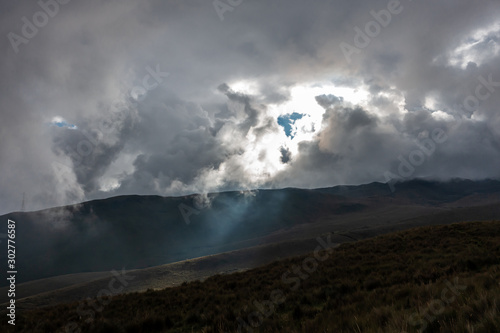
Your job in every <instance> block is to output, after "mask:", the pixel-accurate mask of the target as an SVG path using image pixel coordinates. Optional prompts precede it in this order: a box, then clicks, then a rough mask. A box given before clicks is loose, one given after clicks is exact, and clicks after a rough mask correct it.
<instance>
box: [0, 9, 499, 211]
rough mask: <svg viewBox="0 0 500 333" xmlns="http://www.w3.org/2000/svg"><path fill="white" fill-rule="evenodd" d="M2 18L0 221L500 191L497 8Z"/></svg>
mask: <svg viewBox="0 0 500 333" xmlns="http://www.w3.org/2000/svg"><path fill="white" fill-rule="evenodd" d="M0 7H1V8H0V13H1V14H0V18H1V20H0V35H1V36H3V37H2V39H1V55H2V59H1V60H2V61H1V62H0V96H1V99H0V214H4V213H8V212H12V211H18V210H20V209H21V206H22V198H23V193H25V209H26V210H37V209H42V208H48V207H53V206H60V205H65V204H71V203H77V202H82V201H87V200H91V199H98V198H106V197H111V196H117V195H125V194H141V195H146V194H156V195H162V196H178V195H185V194H190V193H207V192H217V191H226V190H253V189H260V188H284V187H300V188H318V187H327V186H334V185H340V184H354V185H355V184H362V183H370V182H374V181H379V182H388V181H389V182H392V181H394V180H405V179H412V178H416V177H425V178H432V179H441V180H447V179H451V178H456V177H458V178H469V179H484V178H499V177H500V168H499V166H500V154H499V153H500V116H499V112H500V110H499V109H500V45H499V38H500V3H499V2H498V1H493V0H490V1H487V0H477V1H466V0H453V1H451V0H441V1H430V0H420V1H411V0H402V1H396V0H390V1H387V0H380V1H379V0H370V1H367V0H363V1H331V0H330V1H323V0H318V1H299V0H286V1H285V0H276V1H264V0H216V1H207V0H205V1H194V0H161V1H160V0H157V1H154V0H151V1H131V0H120V1H118V0H101V1H98V0H91V1H78V2H77V1H75V0H73V1H68V0H59V1H58V2H56V0H41V1H39V2H35V1H30V2H28V1H23V2H14V1H9V2H7V1H3V2H2V3H1V4H0Z"/></svg>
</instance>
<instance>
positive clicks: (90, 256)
mask: <svg viewBox="0 0 500 333" xmlns="http://www.w3.org/2000/svg"><path fill="white" fill-rule="evenodd" d="M469 197H473V198H474V200H473V201H471V202H473V205H476V206H479V205H481V204H482V201H483V199H484V200H486V198H487V199H488V203H489V204H491V203H492V202H500V182H498V181H494V180H489V181H477V182H474V181H467V180H456V181H452V182H448V183H439V182H431V181H421V180H415V181H409V182H405V183H400V184H396V191H395V192H394V193H393V192H391V191H390V189H389V186H388V185H386V184H381V183H372V184H367V185H360V186H337V187H334V188H330V189H317V190H303V189H293V188H289V189H282V190H260V191H255V192H224V193H216V194H209V195H207V196H197V195H191V196H185V197H159V196H137V195H132V196H120V197H114V198H109V199H105V200H94V201H90V202H85V203H82V204H79V205H73V206H66V207H59V208H52V209H46V210H42V211H37V212H16V213H11V214H7V215H4V216H2V217H0V220H3V221H5V220H7V219H12V220H14V221H16V223H17V229H16V234H17V264H18V268H19V273H18V279H19V281H18V282H25V281H30V280H34V279H40V278H45V277H50V276H55V275H63V274H72V273H79V272H99V271H110V270H112V269H121V268H122V267H126V268H127V269H133V268H143V267H148V266H156V265H160V264H166V263H170V262H175V261H179V260H184V259H189V258H194V257H200V256H205V255H210V254H215V253H220V252H224V251H231V250H236V249H241V248H245V247H248V246H255V245H259V244H260V243H261V241H262V239H263V238H265V237H267V236H270V235H278V236H279V235H284V234H286V232H287V230H290V232H291V231H293V230H302V231H301V232H298V233H295V234H294V235H295V236H294V237H298V238H300V237H301V235H302V234H304V237H305V233H308V232H309V230H314V228H316V226H317V225H318V221H328V223H329V224H328V225H326V227H328V228H330V230H335V228H336V227H335V225H339V224H341V223H344V224H345V223H347V222H349V223H351V224H352V226H353V227H354V226H356V223H358V222H359V221H362V223H363V224H366V223H369V224H370V225H372V226H373V225H376V224H380V223H382V224H384V223H387V221H390V223H398V222H399V221H401V220H404V219H410V218H417V217H418V216H423V215H429V214H434V213H439V212H442V211H446V210H447V209H450V207H453V202H455V201H456V202H460V205H461V206H463V205H464V204H466V203H467V200H468V198H469ZM495 200H496V201H495ZM199 202H205V203H206V202H209V205H206V204H205V206H203V205H201V206H200V205H199ZM450 204H451V206H450ZM331 221H333V222H331ZM367 221H368V222H367ZM359 223H361V222H359ZM2 225H3V226H5V224H2ZM305 225H307V228H302V229H300V226H305ZM322 228H323V229H324V228H325V226H324V225H322ZM0 232H6V230H0ZM322 232H324V231H322ZM313 236H314V235H313V234H312V231H311V234H309V235H307V237H313ZM280 237H281V236H279V237H278V238H279V241H282V240H286V239H283V238H282V237H281V238H280ZM5 256H6V251H2V252H0V259H1V260H4V262H5V260H6V258H5ZM5 284H6V282H4V281H2V282H1V284H0V286H4V285H5Z"/></svg>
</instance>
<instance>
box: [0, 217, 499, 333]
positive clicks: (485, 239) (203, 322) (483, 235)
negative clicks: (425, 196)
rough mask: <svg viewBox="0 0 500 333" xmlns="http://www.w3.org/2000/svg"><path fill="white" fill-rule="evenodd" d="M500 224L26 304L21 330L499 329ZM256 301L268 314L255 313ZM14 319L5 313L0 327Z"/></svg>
mask: <svg viewBox="0 0 500 333" xmlns="http://www.w3.org/2000/svg"><path fill="white" fill-rule="evenodd" d="M499 228H500V223H499V222H474V223H459V224H452V225H446V226H434V227H421V228H417V229H413V230H409V231H403V232H397V233H393V234H390V235H384V236H379V237H376V238H372V239H368V240H364V241H359V242H356V243H348V244H343V245H341V246H340V247H338V248H336V249H334V250H333V251H332V252H331V253H330V254H329V256H328V259H327V260H325V261H323V262H317V261H316V263H317V267H315V266H314V265H313V262H314V260H311V259H310V258H314V256H313V254H310V255H307V256H300V257H295V258H292V259H287V260H282V261H278V262H274V263H272V264H269V265H266V266H263V267H260V268H257V269H253V270H250V271H247V272H243V273H235V274H230V275H217V276H213V277H211V278H209V279H207V280H206V281H204V282H199V281H195V282H191V283H186V284H183V285H181V286H178V287H175V288H168V289H164V290H161V291H148V292H145V293H133V294H127V295H119V296H115V297H113V298H111V299H104V300H101V303H97V306H99V305H102V302H104V303H106V305H105V306H103V308H102V311H97V310H95V311H89V310H88V309H89V307H85V308H84V310H83V311H82V309H80V311H77V307H78V306H79V304H78V303H70V304H64V305H59V306H55V307H50V308H43V309H39V310H32V311H28V312H24V313H19V314H18V319H17V322H16V324H17V325H16V331H20V332H57V331H64V330H62V328H63V327H65V326H66V325H67V324H68V323H70V322H74V323H75V325H76V326H78V329H81V332H206V333H208V332H237V331H238V327H240V329H241V332H247V331H249V332H307V333H309V332H417V331H418V330H419V329H421V328H424V326H425V330H424V331H425V332H457V333H460V332H464V333H465V332H475V333H481V332H500V285H499V281H500V229H499ZM322 254H323V255H326V253H322ZM308 258H309V259H308ZM304 263H307V264H310V265H311V266H304ZM296 267H306V268H307V267H309V270H310V273H307V272H305V271H304V268H302V269H301V270H300V272H299V273H291V274H289V275H288V278H296V279H295V280H293V281H295V282H294V283H292V282H290V280H284V279H283V278H282V277H283V274H284V273H285V272H287V271H292V272H293V270H294V269H296ZM313 267H314V269H312V268H313ZM299 275H301V276H302V277H301V278H299V277H298V276H299ZM449 283H451V284H452V285H455V288H456V290H450V287H449ZM462 285H463V286H465V287H466V289H465V290H461V289H460V286H462ZM457 286H458V287H457ZM457 288H458V289H457ZM462 289H463V288H462ZM277 290H279V291H280V292H281V294H279V295H280V297H275V296H276V295H278V294H276V291H277ZM273 291H275V293H273ZM279 298H286V299H285V300H284V302H280V301H279ZM270 299H272V300H275V303H272V302H271V303H269V302H266V301H268V300H270ZM255 302H257V303H258V304H261V305H262V304H263V305H264V308H263V309H262V312H263V314H261V315H255V312H256V311H258V307H259V305H257V306H256V305H255ZM270 304H273V305H272V307H270V306H269V305H270ZM90 309H91V308H90ZM85 311H86V312H85ZM78 312H80V313H78ZM252 314H253V315H252ZM4 318H5V315H4ZM243 321H244V322H245V323H247V324H243ZM251 324H254V325H253V326H255V327H253V326H252V325H251ZM245 325H248V326H246V327H245ZM7 326H8V325H7V323H6V320H5V319H4V320H2V323H1V324H0V329H1V330H2V331H9V330H11V327H7ZM12 331H13V330H12Z"/></svg>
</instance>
